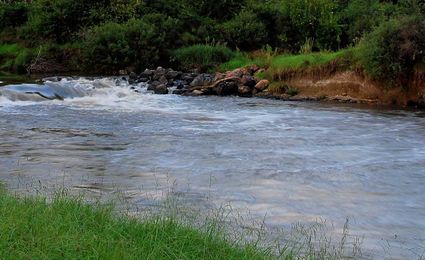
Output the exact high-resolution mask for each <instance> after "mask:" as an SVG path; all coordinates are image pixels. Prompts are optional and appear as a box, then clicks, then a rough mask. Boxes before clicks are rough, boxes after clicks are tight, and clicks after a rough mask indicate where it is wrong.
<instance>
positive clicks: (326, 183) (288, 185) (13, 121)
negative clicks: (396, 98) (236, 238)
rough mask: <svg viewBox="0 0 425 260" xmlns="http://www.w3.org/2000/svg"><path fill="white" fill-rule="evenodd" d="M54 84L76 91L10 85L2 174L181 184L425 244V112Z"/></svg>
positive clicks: (408, 253) (385, 244)
mask: <svg viewBox="0 0 425 260" xmlns="http://www.w3.org/2000/svg"><path fill="white" fill-rule="evenodd" d="M45 84H47V85H49V84H50V86H53V85H54V86H55V87H56V88H63V89H67V88H74V89H77V90H78V91H76V92H75V91H74V92H72V93H71V94H70V95H71V96H69V98H68V96H66V97H65V99H64V100H47V101H40V100H43V98H41V97H40V96H37V95H36V94H31V95H30V94H16V95H11V94H10V91H9V92H7V91H4V90H5V89H7V87H0V94H1V95H0V178H1V179H2V180H4V181H6V182H7V183H8V184H9V186H10V187H12V188H13V187H18V186H19V185H21V186H22V184H23V183H31V182H36V183H42V184H43V185H46V186H49V185H57V184H61V183H62V184H64V185H65V186H67V187H73V188H75V189H88V190H112V189H113V188H114V187H119V188H120V189H123V190H125V191H126V192H127V194H129V196H132V197H133V199H134V201H135V203H138V204H139V205H140V206H143V205H144V204H149V203H151V200H152V199H155V194H157V193H158V191H161V192H162V191H167V190H169V187H170V184H171V185H173V191H174V192H177V193H179V194H181V196H183V197H184V198H185V199H186V200H187V201H189V202H190V203H193V204H202V203H207V202H205V201H206V199H205V198H206V196H208V197H209V200H213V202H214V203H216V204H222V203H231V204H232V206H234V207H235V208H240V209H247V210H249V211H250V212H251V214H253V215H254V216H258V217H259V218H262V217H264V216H266V223H267V224H268V225H271V226H285V225H288V224H290V223H294V222H297V221H301V222H310V221H315V220H317V219H326V220H327V221H330V222H332V223H335V226H341V225H342V224H343V223H344V221H345V219H346V217H349V218H350V219H351V229H352V232H353V233H354V234H358V235H360V236H363V237H364V242H363V245H362V247H363V248H364V250H366V251H369V252H375V253H376V254H381V255H380V256H383V258H384V257H386V258H400V259H402V258H419V256H420V255H421V254H422V253H423V252H424V251H425V113H424V111H408V110H399V109H376V108H370V107H369V108H368V107H360V106H355V105H336V104H321V103H302V102H282V101H278V100H267V99H257V98H237V97H183V96H177V95H153V94H149V93H146V91H145V90H144V89H143V86H141V87H140V89H138V90H139V91H138V92H135V91H134V90H133V89H131V88H130V87H129V86H128V85H127V84H126V83H125V82H124V81H119V80H115V79H112V78H99V79H83V78H80V79H77V78H75V79H62V80H61V81H59V82H50V81H49V82H47V83H45ZM32 87H33V86H32ZM15 88H16V87H15ZM12 91H13V88H12ZM6 92H7V93H6ZM75 93H77V94H75ZM68 94H69V93H68ZM207 194H208V195H207ZM382 252H383V253H382ZM379 258H380V257H379Z"/></svg>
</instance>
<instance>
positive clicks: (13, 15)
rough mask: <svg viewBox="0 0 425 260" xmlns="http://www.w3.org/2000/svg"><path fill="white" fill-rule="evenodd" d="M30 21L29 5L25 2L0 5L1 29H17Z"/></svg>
mask: <svg viewBox="0 0 425 260" xmlns="http://www.w3.org/2000/svg"><path fill="white" fill-rule="evenodd" d="M27 20H28V4H27V3H25V2H19V1H16V2H12V3H3V2H1V3H0V29H4V28H6V27H17V26H21V25H23V24H24V23H26V22H27Z"/></svg>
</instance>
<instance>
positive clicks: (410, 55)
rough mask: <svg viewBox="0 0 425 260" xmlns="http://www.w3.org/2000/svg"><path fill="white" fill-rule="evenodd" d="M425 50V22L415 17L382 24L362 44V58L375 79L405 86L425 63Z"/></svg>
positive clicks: (360, 54)
mask: <svg viewBox="0 0 425 260" xmlns="http://www.w3.org/2000/svg"><path fill="white" fill-rule="evenodd" d="M424 50H425V20H424V19H423V17H415V16H411V17H406V18H403V19H400V20H396V19H391V20H389V21H387V22H385V23H383V24H381V25H380V26H379V27H378V28H377V29H376V30H374V31H373V32H372V33H370V34H369V35H368V37H367V38H366V39H365V40H364V41H363V42H362V43H361V44H360V51H359V55H358V56H359V59H360V61H361V63H362V64H363V66H364V68H365V69H366V71H367V72H368V74H369V75H371V76H372V77H374V78H376V79H389V80H391V81H398V80H400V81H401V82H399V83H401V84H402V83H403V81H404V82H405V81H406V80H408V78H409V75H410V74H411V73H412V72H413V68H414V66H415V64H418V63H420V62H422V61H423V60H424V58H425V51H424Z"/></svg>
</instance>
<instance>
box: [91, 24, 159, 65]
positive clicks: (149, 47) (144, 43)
mask: <svg viewBox="0 0 425 260" xmlns="http://www.w3.org/2000/svg"><path fill="white" fill-rule="evenodd" d="M162 41H163V39H162V38H159V37H156V35H155V26H153V25H151V24H148V23H146V22H144V21H142V20H130V21H129V22H127V23H124V24H118V23H106V24H104V25H101V26H96V27H94V28H92V29H91V30H89V31H87V32H86V34H85V42H84V49H83V50H84V56H85V58H86V65H88V66H90V67H89V68H92V69H94V68H96V70H100V71H103V72H116V71H118V70H120V69H125V68H127V67H129V68H131V69H136V70H141V69H142V68H145V67H146V66H149V65H151V64H155V63H156V62H157V61H158V59H159V55H158V53H159V48H158V46H157V44H158V43H159V42H162Z"/></svg>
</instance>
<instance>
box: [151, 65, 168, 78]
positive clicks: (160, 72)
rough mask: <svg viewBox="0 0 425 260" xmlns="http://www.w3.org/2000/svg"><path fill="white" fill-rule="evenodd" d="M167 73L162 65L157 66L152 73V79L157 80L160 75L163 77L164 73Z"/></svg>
mask: <svg viewBox="0 0 425 260" xmlns="http://www.w3.org/2000/svg"><path fill="white" fill-rule="evenodd" d="M166 73H167V70H166V69H164V68H163V67H158V68H156V70H155V72H154V74H153V77H152V78H153V79H154V80H159V79H160V78H161V77H163V76H164V77H165V74H166Z"/></svg>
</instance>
